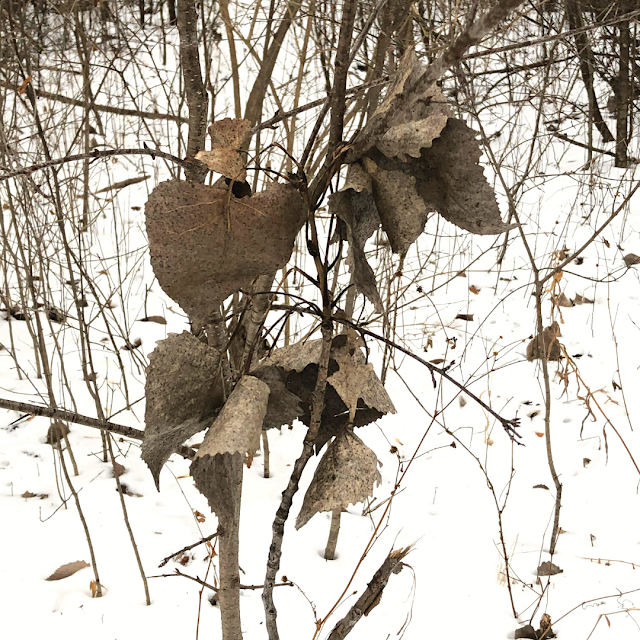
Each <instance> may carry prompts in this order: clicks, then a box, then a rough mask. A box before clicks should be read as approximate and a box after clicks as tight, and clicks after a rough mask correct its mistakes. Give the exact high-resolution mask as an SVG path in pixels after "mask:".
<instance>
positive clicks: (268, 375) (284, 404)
mask: <svg viewBox="0 0 640 640" xmlns="http://www.w3.org/2000/svg"><path fill="white" fill-rule="evenodd" d="M251 375H252V376H255V377H256V378H258V379H259V380H262V382H264V383H266V384H267V385H268V386H269V402H268V403H267V412H266V414H265V416H264V422H263V423H262V428H263V429H274V428H275V429H279V428H280V427H282V426H283V425H285V424H291V423H292V422H293V421H294V420H295V419H296V418H297V417H298V416H300V415H302V412H303V411H304V410H303V408H302V405H301V404H300V398H298V396H296V395H295V394H293V393H291V392H290V391H289V390H287V387H286V384H285V383H286V374H285V373H284V371H282V370H281V369H279V368H278V367H275V366H261V367H258V368H257V369H255V370H254V371H252V372H251Z"/></svg>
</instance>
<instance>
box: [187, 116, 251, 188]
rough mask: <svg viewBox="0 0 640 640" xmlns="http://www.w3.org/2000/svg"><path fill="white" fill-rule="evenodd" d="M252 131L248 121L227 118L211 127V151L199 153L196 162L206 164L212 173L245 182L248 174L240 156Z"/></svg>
mask: <svg viewBox="0 0 640 640" xmlns="http://www.w3.org/2000/svg"><path fill="white" fill-rule="evenodd" d="M250 130H251V123H250V122H249V121H248V120H237V119H233V118H225V119H224V120H218V121H216V122H214V123H213V124H212V125H211V126H210V127H209V133H210V134H211V150H210V151H199V152H198V153H197V154H196V160H200V161H201V162H204V163H205V164H206V165H207V167H209V169H211V171H216V172H217V173H221V174H222V175H223V176H225V177H226V178H231V179H232V180H238V181H240V182H242V181H244V180H245V178H246V177H247V173H246V171H245V167H244V160H243V158H242V155H241V154H240V148H241V146H242V143H243V140H244V139H245V137H246V136H247V134H248V133H249V131H250Z"/></svg>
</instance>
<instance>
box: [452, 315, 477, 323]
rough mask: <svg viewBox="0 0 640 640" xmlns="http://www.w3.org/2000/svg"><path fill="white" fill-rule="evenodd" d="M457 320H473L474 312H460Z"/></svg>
mask: <svg viewBox="0 0 640 640" xmlns="http://www.w3.org/2000/svg"><path fill="white" fill-rule="evenodd" d="M456 320H464V321H465V322H473V313H459V314H458V315H457V316H456Z"/></svg>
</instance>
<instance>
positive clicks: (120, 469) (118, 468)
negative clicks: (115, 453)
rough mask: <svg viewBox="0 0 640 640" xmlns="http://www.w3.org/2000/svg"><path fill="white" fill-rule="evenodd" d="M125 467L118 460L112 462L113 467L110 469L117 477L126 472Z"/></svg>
mask: <svg viewBox="0 0 640 640" xmlns="http://www.w3.org/2000/svg"><path fill="white" fill-rule="evenodd" d="M126 472H127V469H126V467H125V466H124V465H123V464H120V463H119V462H114V463H113V468H112V469H111V473H112V474H113V477H114V478H119V477H120V476H121V475H122V474H123V473H126Z"/></svg>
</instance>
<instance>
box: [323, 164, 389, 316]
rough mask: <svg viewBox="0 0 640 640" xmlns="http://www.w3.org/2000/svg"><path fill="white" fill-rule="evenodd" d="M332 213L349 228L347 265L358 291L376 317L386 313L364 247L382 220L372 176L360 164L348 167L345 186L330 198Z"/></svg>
mask: <svg viewBox="0 0 640 640" xmlns="http://www.w3.org/2000/svg"><path fill="white" fill-rule="evenodd" d="M329 211H330V212H331V213H334V214H335V215H337V216H338V217H339V218H340V219H341V220H343V221H344V223H345V224H346V227H347V240H348V242H349V254H348V258H347V264H348V266H349V269H350V270H351V272H352V273H353V279H354V282H355V285H356V287H357V288H358V290H359V291H360V293H361V294H362V295H364V296H366V298H367V299H368V300H370V301H371V302H372V303H373V306H374V308H375V310H376V312H377V313H383V312H384V308H383V306H382V300H381V299H380V293H379V292H378V286H377V284H376V277H375V274H374V272H373V269H372V268H371V265H370V264H369V262H368V261H367V258H366V256H365V252H364V246H365V243H366V242H367V240H368V239H369V238H370V237H371V235H372V234H373V233H374V232H375V231H376V230H377V229H378V227H379V226H380V216H379V215H378V209H377V207H376V203H375V200H374V197H373V183H372V179H371V176H370V175H369V174H368V173H367V172H366V171H365V170H364V168H363V167H362V165H361V164H360V163H358V162H356V163H354V164H352V165H350V166H349V170H348V173H347V179H346V181H345V184H344V186H343V187H342V189H341V190H340V191H338V192H337V193H334V194H332V195H330V196H329Z"/></svg>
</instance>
